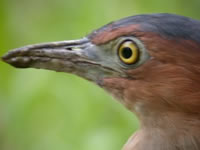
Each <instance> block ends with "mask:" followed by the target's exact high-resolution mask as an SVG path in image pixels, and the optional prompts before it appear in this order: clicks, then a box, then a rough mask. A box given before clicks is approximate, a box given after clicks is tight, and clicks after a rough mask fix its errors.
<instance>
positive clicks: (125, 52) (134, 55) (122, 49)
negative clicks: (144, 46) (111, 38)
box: [118, 40, 139, 65]
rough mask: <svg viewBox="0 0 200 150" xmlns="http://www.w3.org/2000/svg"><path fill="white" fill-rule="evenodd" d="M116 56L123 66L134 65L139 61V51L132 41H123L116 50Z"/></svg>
mask: <svg viewBox="0 0 200 150" xmlns="http://www.w3.org/2000/svg"><path fill="white" fill-rule="evenodd" d="M118 56H119V58H120V60H121V61H122V62H123V63H125V64H128V65H130V64H134V63H136V62H137V61H138V59H139V49H138V47H137V46H136V44H135V43H134V42H133V41H130V40H129V41H125V42H123V43H122V44H120V46H119V48H118Z"/></svg>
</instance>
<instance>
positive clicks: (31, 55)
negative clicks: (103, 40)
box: [2, 38, 119, 84]
mask: <svg viewBox="0 0 200 150" xmlns="http://www.w3.org/2000/svg"><path fill="white" fill-rule="evenodd" d="M98 55H100V53H98V50H97V46H95V45H93V44H92V43H91V42H90V40H89V39H88V38H83V39H80V40H71V41H61V42H51V43H45V44H36V45H29V46H25V47H22V48H18V49H14V50H11V51H9V52H8V53H7V54H6V55H4V56H3V57H2V60H3V61H5V62H6V63H8V64H10V65H12V66H14V67H17V68H39V69H48V70H54V71H58V72H67V73H73V74H76V75H78V76H81V77H83V78H85V79H87V80H90V81H95V82H96V83H98V84H100V82H101V81H102V79H103V78H104V77H109V76H113V75H114V74H116V75H117V74H119V72H117V71H116V70H114V69H112V67H108V66H105V65H104V63H102V62H103V60H101V59H100V58H101V57H100V56H98Z"/></svg>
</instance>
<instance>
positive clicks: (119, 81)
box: [101, 77, 128, 104]
mask: <svg viewBox="0 0 200 150" xmlns="http://www.w3.org/2000/svg"><path fill="white" fill-rule="evenodd" d="M127 82H128V80H127V79H125V78H119V77H118V78H104V79H103V82H102V85H101V86H102V88H103V89H105V90H106V91H107V92H108V93H109V94H111V95H112V96H113V97H115V98H116V99H117V100H119V101H120V102H121V103H123V104H124V92H125V90H126V88H127Z"/></svg>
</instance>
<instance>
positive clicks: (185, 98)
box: [2, 14, 200, 150]
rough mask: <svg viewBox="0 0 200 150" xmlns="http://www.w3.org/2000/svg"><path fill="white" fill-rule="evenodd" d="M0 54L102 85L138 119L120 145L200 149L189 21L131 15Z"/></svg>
mask: <svg viewBox="0 0 200 150" xmlns="http://www.w3.org/2000/svg"><path fill="white" fill-rule="evenodd" d="M127 42H128V44H124V43H127ZM123 44H124V45H123ZM122 45H123V46H122ZM121 47H123V48H124V51H123V49H122V48H121ZM2 59H3V60H4V61H5V62H7V63H9V64H11V65H13V66H15V67H19V68H29V67H32V68H43V69H49V70H55V71H62V72H67V73H73V74H76V75H78V76H81V77H83V78H85V79H87V80H89V81H92V82H94V83H95V84H98V85H99V86H100V87H102V88H104V89H105V90H107V91H108V92H109V93H110V94H112V95H113V96H114V97H116V99H118V100H119V101H120V102H121V103H122V104H123V105H125V107H126V108H128V109H129V110H130V111H132V112H134V113H135V114H136V115H137V116H138V118H139V120H140V129H139V130H138V131H137V132H136V133H135V134H134V135H133V136H132V137H131V138H130V139H129V140H128V142H127V144H126V145H125V146H124V148H123V149H124V150H146V149H148V150H200V90H199V89H200V22H199V21H197V20H194V19H191V18H188V17H184V16H178V15H173V14H149V15H138V16H132V17H128V18H124V19H121V20H119V21H115V22H112V23H110V24H108V25H105V26H104V27H102V28H100V29H98V30H95V31H93V32H92V33H91V34H89V35H88V36H86V37H84V38H83V39H80V40H72V41H62V42H53V43H46V44H39V45H31V46H25V47H22V48H18V49H15V50H14V51H11V52H8V54H6V55H5V56H3V57H2ZM132 60H134V61H132Z"/></svg>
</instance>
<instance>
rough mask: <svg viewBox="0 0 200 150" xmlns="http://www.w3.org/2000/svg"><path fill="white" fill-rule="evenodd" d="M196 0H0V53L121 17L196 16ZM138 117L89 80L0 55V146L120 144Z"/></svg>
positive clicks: (57, 149) (106, 148)
mask: <svg viewBox="0 0 200 150" xmlns="http://www.w3.org/2000/svg"><path fill="white" fill-rule="evenodd" d="M199 6H200V1H199V0H190V1H188V0H166V1H162V0H96V1H95V0H0V56H2V55H3V54H4V53H6V52H7V51H8V50H9V49H12V48H16V47H20V46H23V45H27V44H34V43H40V42H48V41H59V40H69V39H76V38H80V37H83V36H85V35H86V34H88V33H90V31H92V30H94V29H96V28H99V27H100V26H102V25H104V24H106V23H108V22H110V21H113V20H117V19H120V18H123V17H125V16H130V15H136V14H141V13H157V12H169V13H176V14H180V15H185V16H189V17H193V18H196V19H200V13H199ZM137 128H138V121H137V120H136V117H135V116H134V115H133V114H132V113H130V112H129V111H127V110H126V109H125V108H124V107H123V106H121V105H120V104H119V103H118V102H117V101H116V100H113V99H112V98H111V96H109V95H108V94H107V93H105V92H104V91H103V90H102V89H100V88H98V87H97V86H95V85H94V84H92V83H89V82H87V81H85V80H82V79H80V78H79V77H76V76H73V75H70V74H66V73H56V72H52V71H46V70H36V69H26V70H18V69H15V68H12V67H10V66H9V65H7V64H5V63H3V62H0V150H102V149H103V150H120V149H121V147H122V145H123V144H124V143H125V142H126V141H127V139H128V137H129V136H131V134H132V133H133V132H134V131H135V130H136V129H137Z"/></svg>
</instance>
